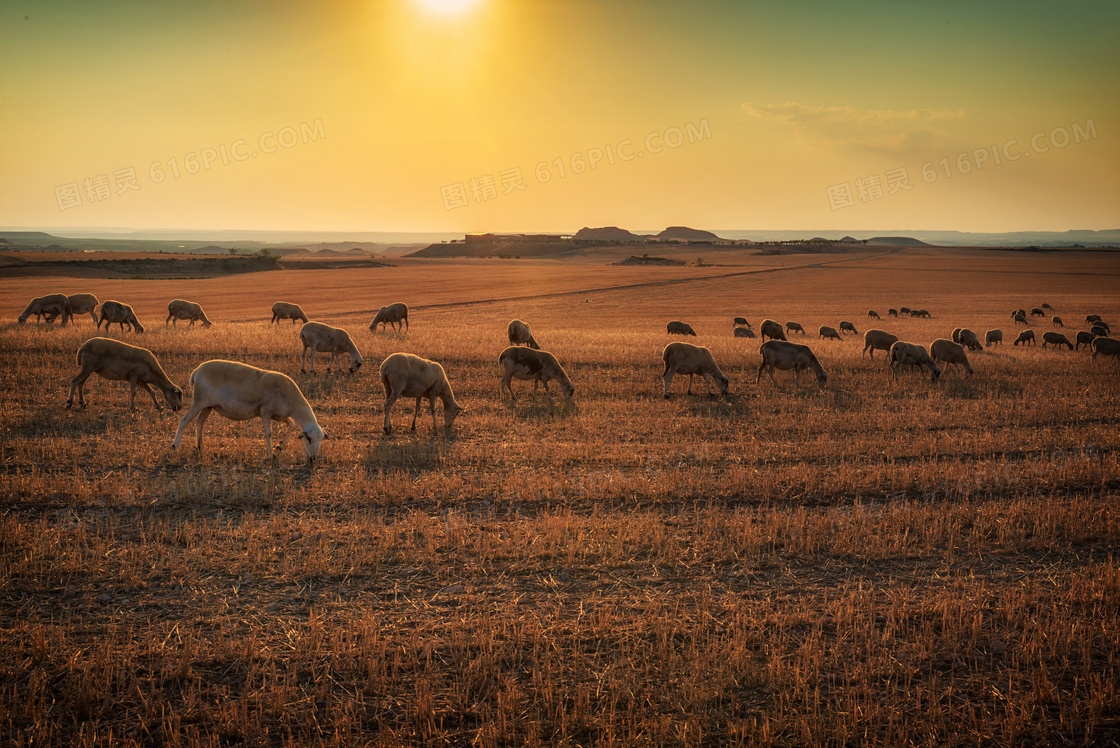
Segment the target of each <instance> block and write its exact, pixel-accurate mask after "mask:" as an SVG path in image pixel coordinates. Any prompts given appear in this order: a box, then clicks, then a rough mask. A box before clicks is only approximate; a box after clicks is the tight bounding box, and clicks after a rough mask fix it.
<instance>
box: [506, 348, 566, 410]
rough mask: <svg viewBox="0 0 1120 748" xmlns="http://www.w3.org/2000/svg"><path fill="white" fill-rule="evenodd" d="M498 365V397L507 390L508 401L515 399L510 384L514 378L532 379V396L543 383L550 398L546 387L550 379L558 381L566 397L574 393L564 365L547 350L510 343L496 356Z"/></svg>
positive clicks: (550, 396) (550, 395)
mask: <svg viewBox="0 0 1120 748" xmlns="http://www.w3.org/2000/svg"><path fill="white" fill-rule="evenodd" d="M498 366H500V367H502V381H501V384H499V385H498V397H499V399H500V398H501V396H502V391H503V390H508V391H509V399H510V402H513V401H514V400H516V399H517V398H516V397H514V394H513V387H512V386H511V384H512V381H513V380H514V379H532V380H533V397H536V396H537V387H538V386H539V385H540V384H542V383H543V384H544V393H545V394H546V395H548V399H549V400H551V399H552V393H551V392H550V391H549V389H548V383H549V382H552V381H555V382H559V383H560V390H561V391H562V392H563V393H564V396H565V397H567V398H568V399H571V397H572V395H574V394H575V391H576V388H575V385H573V384H572V380H570V379H568V375H567V373H566V372H565V371H564V367H563V366H561V365H560V362H559V361H557V360H556V357H555V356H553V355H552V354H551V353H549V352H548V351H534V350H532V349H531V348H521V347H519V346H516V345H511V346H510V347H509V348H506V349H505V350H504V351H502V352H501V355H499V356H498Z"/></svg>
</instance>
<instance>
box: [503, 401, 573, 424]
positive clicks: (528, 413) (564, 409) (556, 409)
mask: <svg viewBox="0 0 1120 748" xmlns="http://www.w3.org/2000/svg"><path fill="white" fill-rule="evenodd" d="M503 404H504V406H505V408H506V409H507V410H508V411H509V412H510V413H512V414H513V415H514V416H515V417H516V418H517V419H518V420H521V421H541V420H551V419H558V420H567V419H569V418H575V417H576V416H578V415H579V406H578V405H577V404H576V401H575V400H574V399H568V398H556V399H554V400H549V399H548V398H541V399H539V400H534V399H532V398H528V397H522V398H519V399H517V400H515V401H513V402H508V401H505V402H504V403H503Z"/></svg>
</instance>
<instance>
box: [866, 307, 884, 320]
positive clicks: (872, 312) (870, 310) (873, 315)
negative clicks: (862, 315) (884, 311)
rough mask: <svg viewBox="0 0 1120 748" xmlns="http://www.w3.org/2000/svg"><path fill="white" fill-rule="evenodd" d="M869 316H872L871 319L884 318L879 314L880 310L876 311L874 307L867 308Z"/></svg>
mask: <svg viewBox="0 0 1120 748" xmlns="http://www.w3.org/2000/svg"><path fill="white" fill-rule="evenodd" d="M867 316H868V317H869V318H871V319H882V318H881V317H880V316H879V313H878V312H876V311H875V310H874V309H868V310H867Z"/></svg>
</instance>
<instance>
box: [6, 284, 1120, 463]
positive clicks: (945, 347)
mask: <svg viewBox="0 0 1120 748" xmlns="http://www.w3.org/2000/svg"><path fill="white" fill-rule="evenodd" d="M97 304H98V300H97V298H96V297H95V296H93V294H74V295H71V296H66V295H64V294H50V295H48V296H42V297H38V298H35V299H32V301H31V303H30V304H28V306H27V308H26V309H25V310H24V311H23V313H22V314H21V315H20V316H19V323H20V324H23V323H26V321H27V320H28V319H29V318H30V317H31V315H35V316H36V319H37V320H42V319H45V320H46V321H47V322H48V323H53V321H54V320H55V319H58V318H61V320H62V324H63V325H65V324H66V323H67V322H68V321H71V320H72V319H73V317H74V315H75V314H86V313H89V315H90V317H91V318H92V319H93V320H94V321H96V322H97V327H98V329H99V330H100V329H101V324H102V323H104V324H105V329H106V330H108V329H109V325H111V324H113V323H118V324H120V326H121V330H122V331H123V330H125V329H126V326H127V329H129V330H132V331H134V332H138V333H140V332H143V331H144V327H143V326H142V325H141V324H140V322H139V321H138V320H137V319H136V315H135V314H134V313H133V311H132V308H131V307H130V306H128V305H127V304H122V303H120V302H117V301H106V302H105V303H103V304H101V309H100V316H98V315H97V314H95V313H94V309H95V308H96V307H97ZM1043 307H1045V308H1049V307H1048V305H1045V304H1044V305H1043ZM900 314H909V315H910V316H913V317H923V318H928V317H930V314H929V312H928V311H926V310H921V309H916V310H911V309H908V308H906V307H902V308H901V309H898V310H895V309H891V310H890V311H889V312H888V316H892V317H897V316H898V315H900ZM1032 315H1033V316H1036V317H1038V316H1045V312H1044V311H1043V308H1042V307H1038V308H1035V309H1034V310H1032ZM867 316H868V317H869V318H871V319H881V318H880V317H879V315H878V314H877V313H876V312H875V311H874V310H870V311H868V313H867ZM1012 318H1013V319H1014V320H1015V321H1016V323H1020V324H1024V325H1028V324H1029V320H1028V318H1027V314H1026V312H1025V310H1022V309H1020V310H1017V311H1016V312H1014V313H1012ZM283 319H290V320H292V322H293V324H294V323H296V322H297V321H299V322H302V323H303V325H302V327H301V328H300V332H299V337H300V341H301V343H302V345H303V350H302V351H301V353H300V370H301V371H304V372H306V367H305V362H306V361H310V363H311V371H312V373H314V372H315V354H316V353H329V354H330V361H329V362H328V364H327V371H328V372H329V371H330V370H331V368H332V367H333V365H334V362H335V358H336V357H337V356H338V355H341V354H346V355H347V356H348V357H349V360H350V367H349V371H350V372H351V373H353V372H355V371H357V369H358V368H359V367H360V366H361V365H362V355H361V353H360V352H359V351H358V349H357V346H355V345H354V342H353V340H352V339H351V338H350V335H349V333H347V332H346V330H343V329H342V328H338V327H332V326H330V325H327V324H324V323H322V322H312V321H310V320H309V319H308V317H307V315H306V314H305V313H304V311H303V309H301V308H300V306H299V305H298V304H292V303H288V302H283V301H278V302H276V303H275V304H274V305H273V306H272V320H271V322H270V324H271V323H272V322H276V323H279V322H280V320H283ZM1085 319H1086V322H1087V323H1088V324H1090V325H1092V327H1091V330H1090V331H1088V332H1079V333H1078V334H1077V349H1080V348H1081V346H1082V345H1088V346H1090V347H1091V349H1092V351H1093V359H1095V358H1096V356H1097V354H1098V353H1099V354H1102V355H1110V356H1120V341H1116V340H1113V339H1112V338H1111V337H1109V335H1110V332H1111V330H1110V328H1109V326H1108V324H1107V323H1105V322H1104V321H1103V320H1101V318H1100V316H1099V315H1088V316H1087V317H1086V318H1085ZM178 320H184V321H190V324H191V325H192V326H193V325H194V323H195V322H201V323H202V325H203V326H204V327H210V326H211V322H210V320H209V319H208V318H207V317H206V314H205V312H204V311H203V310H202V307H201V306H199V305H198V304H196V303H194V302H190V301H184V300H182V299H175V300H173V301H171V302H170V303H169V304H168V305H167V319H166V320H165V322H164V325H165V326H167V325H168V324H177V323H178ZM1052 322H1053V324H1054V326H1056V327H1061V326H1063V323H1062V320H1061V318H1060V317H1056V316H1055V317H1053V319H1052ZM379 325H380V326H381V327H382V329H388V328H389V327H392V329H394V330H397V331H400V330H401V329H402V328H403V329H406V330H407V329H408V307H407V305H405V304H403V303H395V304H390V305H388V306H384V307H382V308H381V309H379V310H378V312H377V314H376V315H375V316H374V318H373V321H372V322H370V324H369V329H370V330H371V331H376V330H377V328H378V326H379ZM733 329H734V334H735V336H736V337H746V338H755V337H757V336H756V335H755V333H754V331H753V329H752V328H751V326H750V323H749V322H748V321H747V320H746V319H745V318H743V317H735V318H734V321H733ZM667 330H668V332H669V334H677V335H686V336H687V335H692V336H695V335H696V332H695V331H694V330H693V329H692V327H691V326H690V325H688V324H686V323H684V322H680V321H676V320H674V321H672V322H669V323H668V325H667ZM506 332H507V337H508V339H509V347H508V348H506V349H505V350H503V351H502V352H501V354H500V355H499V357H498V364H499V366H500V367H501V370H502V378H501V384H500V386H499V394H503V393H505V392H508V393H509V396H510V400H511V401H513V400H515V399H516V398H515V396H514V394H513V388H512V386H511V384H512V380H513V379H520V380H531V381H533V392H534V395H535V394H536V392H537V389H538V387H539V386H540V385H541V384H543V385H544V389H545V393H546V394H547V395H548V396H549V398H551V397H552V393H551V391H550V390H549V383H550V382H553V381H555V382H557V384H558V386H559V387H560V389H561V391H562V392H563V394H564V395H565V397H567V398H571V397H572V396H573V395H574V393H575V386H574V385H573V384H572V382H571V380H570V379H569V378H568V375H567V373H566V372H565V371H564V368H563V367H562V366H561V365H560V363H559V361H557V359H556V357H555V356H554V355H552V354H551V353H549V352H547V351H542V350H540V346H539V345H538V343H537V341H536V339H535V338H534V337H533V332H532V329H531V328H530V326H529V325H528V323H525V322H522V321H521V320H516V319H515V320H513V321H511V322H510V323H509V325H508V327H507V331H506ZM759 332H760V334H761V337H762V341H763V342H762V345H761V346H759V353H760V354H761V356H762V363H761V364H760V365H759V367H758V373H757V375H756V377H755V382H756V383H757V382H759V381H760V380H761V378H762V373H763V371H766V373H767V374H768V376H769V377H770V380H771V381H772V382H774V384H775V385H777V381H776V380H775V379H774V370H775V369H779V370H783V371H788V370H793V372H794V377H795V380H797V381H798V383H800V375H801V371H803V370H805V369H809V370H811V371H813V372H814V373H815V374H816V377H817V383H818V385H819V386H820V387H822V388H823V387H824V385H825V384H826V382H827V381H828V372H826V371H825V370H824V367H822V366H821V364H820V362H819V361H818V360H817V358H816V356H815V355H814V354H813V351H812V350H811V349H810V348H809V346H807V345H801V344H798V343H793V342H790V341H789V340H787V339H786V333H787V332H788V333H793V332H798V333H800V334H802V335H804V334H805V330H804V328H803V327H802V326H801V325H800V324H798V323H796V322H787V323H786V325H785V327H784V328H783V326H782V325H781V324H780V323H778V322H775V321H774V320H770V319H767V320H764V321H763V322H762V323H761V324H760V325H759ZM845 332H847V333H851V334H852V335H858V330H856V327H855V325H854V324H852V323H851V322H847V321H842V322H840V331H839V332H837V331H836V329H834V328H832V327H828V326H821V327H820V328H819V334H818V338H825V339H843V338H842V335H841V333H845ZM951 337H952V339H951V340H950V339H945V338H939V339H937V340H934V341H933V342H932V343H931V344H930V346H929V349H928V351H927V349H926V348H924V347H922V346H921V345H917V344H914V343H907V342H904V341H901V340H899V339H898V337H897V336H896V335H893V334H891V333H888V332H886V331H884V330H878V329H873V330H867V331H866V332H865V333H864V348H863V353H862V354H861V357H862V356H863V355H866V354H867V353H868V352H869V351H870V356H871V358H874V357H875V351H876V350H882V351H886V352H887V356H888V363H889V365H890V368H891V371H892V373H893V375H894V378H895V379H897V378H898V372H899V370H900V369H901V368H902V367H903V366H906V367H911V368H912V367H917V368H918V369H919V370H928V371H929V372H930V375H929V376H930V380H931V381H933V380H936V379H937V378H938V377H939V376H941V367H940V366H938V364H939V363H940V364H943V365H946V366H948V365H954V366H957V367H959V368H962V369H963V370H964V371H965V373H966V374H967V375H971V374H972V366H971V364H970V363H969V361H968V355H967V353H966V349H968V350H982V348H983V346H981V344H980V341H979V338H978V336H977V335H976V333H974V332H973V331H972V330H969V329H966V328H957V329H955V330H953V333H952V336H951ZM1042 337H1043V346H1044V347H1045V346H1046V345H1048V344H1054V345H1057V346H1061V345H1065V346H1067V347H1068V348H1070V349H1071V350H1072V349H1073V348H1074V345H1073V344H1072V343H1071V342H1070V341H1069V340H1068V339H1067V338H1066V336H1065V335H1064V334H1062V333H1058V332H1054V331H1049V332H1046V333H1044V334H1043V336H1042ZM767 338H769V340H767ZM1002 340H1003V333H1002V331H1000V330H988V331H987V332H986V334H985V345H987V346H991V345H999V344H1001V343H1002ZM1034 340H1035V337H1034V330H1031V329H1028V330H1024V331H1023V332H1022V333H1020V334H1019V336H1018V337H1017V338H1016V340H1015V343H1014V344H1015V345H1020V344H1023V345H1029V344H1034ZM521 346H526V347H524V348H522V347H521ZM662 360H663V362H664V365H665V368H664V370H663V371H662V383H663V387H664V396H665V397H666V398H668V397H669V383H670V381H671V380H672V378H673V377H674V376H676V375H682V376H683V375H688V378H689V379H688V393H689V394H691V393H692V380H693V377H695V376H697V375H699V376H702V377H703V378H704V384H705V386H706V387H707V390H708V394H709V395H715V394H716V393H715V392H714V391H713V389H712V381H713V380H714V381H715V384H716V386H717V388H718V390H719V392H721V393H723V394H724V395H726V394H728V392H729V380H728V378H727V377H726V376H725V375H724V374H723V372H722V371H720V368H719V366H718V365H717V364H716V362H715V359H714V358H713V356H712V353H711V351H710V350H708V349H707V348H704V347H702V346H697V345H691V344H689V343H684V342H672V343H669V344H668V345H667V346H665V348H664V350H663V352H662ZM77 362H78V365H79V366H80V367H81V370H80V371H79V372H78V374H77V375H76V376H74V378H73V379H72V380H71V382H70V395H69V398H68V400H67V403H66V407H67V408H71V407H73V405H74V394H75V392H76V393H77V395H78V407H84V406H85V397H84V387H85V382H86V380H87V379H89V377H90V376H92V375H93V374H95V373H96V374H98V375H100V376H101V377H103V378H105V379H109V380H114V381H127V382H129V384H130V385H131V399H130V406H131V407H132V408H133V409H135V407H136V389H137V388H138V387H143V388H144V389H145V390H146V391H147V392H148V394H149V395H150V396H151V398H152V403H153V404H154V405H155V407H156V409H157V410H160V409H161V406H160V404H159V400H158V399H157V398H156V394H155V391H154V390H153V389H152V387H153V386H154V387H156V388H157V389H159V390H160V391H161V392H162V393H163V396H164V399H165V401H166V402H167V404H168V406H169V407H170V408H171V409H172V410H173V411H178V410H180V409H181V408H182V406H183V391H182V389H180V388H179V387H178V386H177V385H176V384H175V383H174V382H172V381H171V379H170V378H169V377H168V376H167V374H166V373H165V372H164V370H163V368H162V367H161V366H160V363H159V361H158V360H157V359H156V357H155V355H154V354H153V353H152V352H151V351H149V350H148V349H146V348H141V347H139V346H134V345H129V344H128V343H124V342H122V341H119V340H114V339H112V338H103V337H95V338H91V339H89V340H87V341H86V342H85V343H83V344H82V346H81V347H80V348H79V349H78V354H77ZM379 373H380V378H381V382H382V385H383V386H384V388H385V408H384V412H385V425H384V431H385V433H386V434H389V433H392V424H391V422H390V411H391V409H392V406H393V404H394V403H395V402H396V401H397V400H398V399H400V398H401V397H409V398H416V410H415V412H414V413H413V416H412V426H411V428H412V430H415V429H416V420H417V417H418V416H419V414H420V408H421V404H422V401H423V400H425V399H426V400H427V401H428V405H429V410H430V411H431V414H432V427H433V430H434V429H436V428H437V425H436V414H435V401H436V399H439V400H441V401H442V402H443V417H444V423H445V425H446V427H447V428H448V429H450V428H451V427H452V425H453V423H454V421H455V418H456V416H458V415H459V413H461V412H462V411H463V408H462V407H461V406H460V405H459V403H458V402H457V401H456V400H455V395H454V392H453V391H452V389H451V385H450V383H449V382H448V380H447V374H446V372H445V371H444V369H443V367H442V366H441V365H440V364H439V363H437V362H435V361H429V360H427V359H423V358H420V357H419V356H415V355H412V354H408V353H393V354H391V355H389V356H388V357H386V359H385V360H384V361H383V362H382V364H381V367H380V372H379ZM190 385H191V388H192V392H193V398H192V403H191V407H190V408H189V409H188V410H187V412H186V413H185V414H184V415H183V416H182V418H181V419H180V420H179V427H178V429H177V431H176V433H175V439H174V442H173V446H174V447H175V448H178V446H179V443H180V441H181V439H182V436H183V433H184V432H185V430H186V428H187V426H188V425H190V423H191V422H192V421H193V422H194V423H195V429H196V447H197V448H198V449H201V448H202V432H203V426H204V425H205V423H206V420H207V419H208V418H209V416H210V413H211V412H216V413H218V414H219V415H221V416H224V417H225V418H228V419H230V420H234V421H245V420H251V419H254V418H260V419H261V422H262V429H263V431H264V437H265V451H266V454H267V455H269V456H271V455H272V454H273V449H272V422H273V421H276V422H278V423H280V424H281V425H285V424H286V425H287V426H288V429H287V431H286V432H285V434H284V435H283V437H282V438H281V440H280V442H279V444H278V445H277V447H276V452H277V453H279V452H280V451H282V450H283V448H284V444H285V443H286V442H287V439H288V437H289V436H291V435H292V434H294V433H296V432H298V433H299V438H300V440H301V441H303V443H304V447H305V450H306V452H307V456H308V459H309V460H310V461H312V462H314V460H315V458H316V457H317V456H318V454H319V450H320V445H321V443H322V441H323V439H325V438H326V433H325V432H324V431H323V429H322V428H321V427H320V426H319V423H318V421H317V420H316V419H315V414H314V412H313V411H312V409H311V406H310V405H309V404H308V402H307V399H306V398H305V397H304V396H303V393H302V392H301V391H300V389H299V386H298V385H297V384H296V383H295V382H294V381H293V380H292V379H291V378H290V377H289V376H287V375H286V374H283V373H281V372H276V371H267V370H265V369H259V368H257V367H255V366H250V365H248V364H243V363H239V362H236V361H224V360H212V361H206V362H205V363H203V364H201V365H199V366H198V367H197V368H196V369H195V370H194V371H193V372H192V373H191V376H190Z"/></svg>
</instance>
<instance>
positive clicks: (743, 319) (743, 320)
mask: <svg viewBox="0 0 1120 748" xmlns="http://www.w3.org/2000/svg"><path fill="white" fill-rule="evenodd" d="M733 324H735V325H746V326H747V327H750V326H751V323H750V322H747V318H746V317H736V318H735V321H734V323H733Z"/></svg>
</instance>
